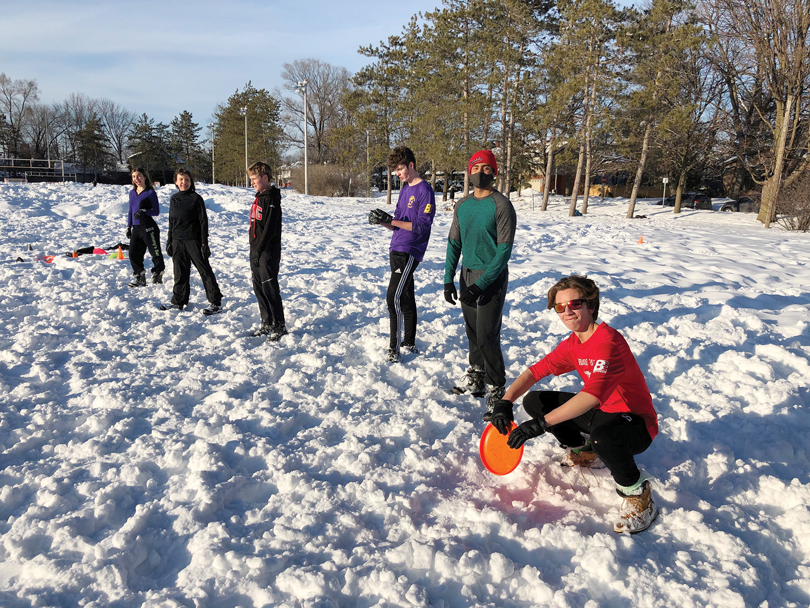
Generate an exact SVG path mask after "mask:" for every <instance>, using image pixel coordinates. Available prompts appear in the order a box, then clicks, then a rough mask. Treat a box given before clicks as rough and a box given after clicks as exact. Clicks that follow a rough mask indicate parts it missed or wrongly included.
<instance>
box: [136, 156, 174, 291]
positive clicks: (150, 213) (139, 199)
mask: <svg viewBox="0 0 810 608" xmlns="http://www.w3.org/2000/svg"><path fill="white" fill-rule="evenodd" d="M159 214H160V203H159V202H158V197H157V193H156V192H155V187H154V185H153V184H152V180H151V179H149V174H148V173H147V172H146V170H145V169H143V168H141V167H138V168H137V169H135V170H134V171H133V172H132V190H130V191H129V212H128V214H127V238H128V239H129V263H130V265H131V266H132V272H133V273H134V274H135V279H134V280H133V281H132V282H131V283H130V284H129V286H130V287H145V286H146V270H145V269H144V267H143V256H144V254H145V253H146V250H147V249H148V250H149V255H151V256H152V266H153V268H152V283H162V282H163V271H164V270H166V264H165V263H164V261H163V254H162V253H161V251H160V230H159V229H158V225H157V223H155V220H154V219H153V218H154V217H156V216H157V215H159Z"/></svg>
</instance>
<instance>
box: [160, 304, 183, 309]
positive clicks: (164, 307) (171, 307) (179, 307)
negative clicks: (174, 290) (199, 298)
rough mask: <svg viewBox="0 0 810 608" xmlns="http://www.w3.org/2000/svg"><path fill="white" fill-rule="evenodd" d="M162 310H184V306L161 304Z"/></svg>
mask: <svg viewBox="0 0 810 608" xmlns="http://www.w3.org/2000/svg"><path fill="white" fill-rule="evenodd" d="M160 310H183V305H182V304H172V303H169V304H161V305H160Z"/></svg>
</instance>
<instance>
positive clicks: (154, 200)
mask: <svg viewBox="0 0 810 608" xmlns="http://www.w3.org/2000/svg"><path fill="white" fill-rule="evenodd" d="M140 209H143V210H144V212H146V214H147V215H151V216H152V217H155V216H156V215H160V203H159V202H158V197H157V193H156V192H155V191H154V190H144V191H143V192H141V193H140V194H138V193H137V191H136V190H135V188H133V189H132V190H130V191H129V214H128V216H127V228H132V227H133V226H140V225H141V222H140V220H136V219H135V214H136V213H137V212H138V211H139V210H140Z"/></svg>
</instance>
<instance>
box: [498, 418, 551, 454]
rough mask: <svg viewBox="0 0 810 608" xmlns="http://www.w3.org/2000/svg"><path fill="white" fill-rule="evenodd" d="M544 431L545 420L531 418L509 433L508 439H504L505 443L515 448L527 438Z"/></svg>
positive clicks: (536, 435) (537, 435)
mask: <svg viewBox="0 0 810 608" xmlns="http://www.w3.org/2000/svg"><path fill="white" fill-rule="evenodd" d="M545 432H546V421H545V420H544V419H543V418H532V419H531V420H527V421H526V422H524V423H523V424H521V425H520V426H519V427H517V428H516V429H515V430H514V431H512V432H511V433H509V439H507V440H506V445H508V446H509V447H510V448H512V449H513V450H517V449H518V448H519V447H520V446H522V445H523V444H524V443H526V440H527V439H531V438H532V437H539V436H540V435H542V434H543V433H545Z"/></svg>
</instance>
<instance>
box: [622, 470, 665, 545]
mask: <svg viewBox="0 0 810 608" xmlns="http://www.w3.org/2000/svg"><path fill="white" fill-rule="evenodd" d="M616 492H617V493H618V494H619V496H621V497H622V499H623V500H622V506H621V509H620V510H619V521H617V522H616V523H615V524H614V526H613V530H614V531H616V532H619V533H620V534H621V533H622V532H629V533H631V534H635V533H636V532H643V531H644V530H646V529H647V528H649V527H650V524H651V523H652V522H653V520H654V519H655V518H656V516H657V515H658V508H657V507H656V506H655V502H654V501H653V497H652V488H651V487H650V482H649V481H648V480H645V481H644V482H643V483H641V485H640V486H639V487H638V488H635V489H629V488H624V489H623V490H620V489H619V488H617V489H616Z"/></svg>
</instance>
